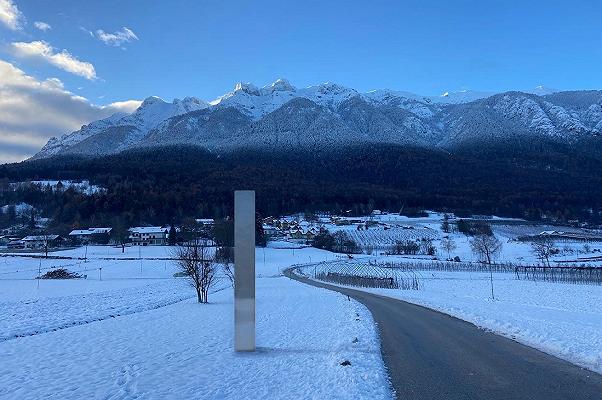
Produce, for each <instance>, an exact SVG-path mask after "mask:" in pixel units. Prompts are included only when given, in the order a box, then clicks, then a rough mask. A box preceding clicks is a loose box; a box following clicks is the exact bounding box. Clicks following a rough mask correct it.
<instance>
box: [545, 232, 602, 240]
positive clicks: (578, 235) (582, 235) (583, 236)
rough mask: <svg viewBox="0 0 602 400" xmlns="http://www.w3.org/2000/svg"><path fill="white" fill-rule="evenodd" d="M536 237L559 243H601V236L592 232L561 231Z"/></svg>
mask: <svg viewBox="0 0 602 400" xmlns="http://www.w3.org/2000/svg"><path fill="white" fill-rule="evenodd" d="M536 236H538V237H540V238H541V237H549V238H552V239H554V240H558V241H561V242H567V241H576V242H602V234H599V233H593V232H591V233H590V232H587V231H585V232H562V231H543V232H540V233H539V234H538V235H536Z"/></svg>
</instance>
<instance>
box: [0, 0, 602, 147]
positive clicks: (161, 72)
mask: <svg viewBox="0 0 602 400" xmlns="http://www.w3.org/2000/svg"><path fill="white" fill-rule="evenodd" d="M2 7H4V8H6V7H9V11H10V10H12V11H13V12H14V11H15V10H17V11H16V12H17V18H16V19H12V20H11V19H10V18H8V19H7V17H6V13H5V14H4V17H2V13H1V10H2ZM601 17H602V2H600V1H593V0H592V1H579V0H575V1H572V2H567V1H550V0H548V1H529V2H524V1H523V2H519V1H494V0H492V1H468V0H454V1H451V0H441V1H425V0H422V1H414V0H411V1H408V0H406V1H378V0H377V1H371V2H360V1H357V2H351V1H324V0H321V1H314V0H303V1H296V2H293V1H226V0H215V1H201V0H197V1H193V0H188V1H177V0H174V1H149V0H146V1H142V0H128V1H124V0H121V1H115V0H104V1H81V0H79V1H75V0H35V1H34V0H0V61H2V62H4V63H7V64H10V66H12V67H14V68H16V69H17V70H18V71H19V73H23V74H25V75H26V76H27V77H31V78H32V79H35V80H36V81H39V82H48V83H49V84H52V83H53V82H56V83H57V84H60V85H62V87H63V90H64V91H65V92H69V93H71V94H73V95H77V96H82V97H84V98H85V99H86V100H87V101H88V102H89V103H90V105H94V106H99V107H101V106H107V105H109V104H110V103H113V102H120V101H125V100H130V99H143V98H145V97H147V96H150V95H158V96H160V97H162V98H164V99H166V100H171V99H173V98H174V97H178V98H181V97H185V96H197V97H200V98H202V99H205V100H212V99H214V98H216V97H217V96H219V95H221V94H223V93H225V92H227V91H229V90H231V89H232V88H233V86H234V84H235V83H236V82H238V81H244V82H253V83H255V84H256V85H258V86H263V85H265V84H268V83H270V82H272V81H274V80H275V79H276V78H279V77H284V78H287V79H289V80H290V81H291V83H293V84H294V85H296V86H298V87H304V86H309V85H313V84H318V83H321V82H326V81H332V82H336V83H340V84H343V85H346V86H350V87H353V88H356V89H358V90H360V91H368V90H371V89H377V88H390V89H396V90H406V91H411V92H415V93H419V94H425V95H436V94H441V93H443V92H445V91H457V90H462V89H473V90H485V91H503V90H510V89H531V88H534V87H535V86H537V85H545V86H548V87H552V88H557V89H563V90H568V89H600V88H601V87H602V73H600V65H601V64H602V63H601V61H602V46H601V45H600V38H601V36H602V35H601V34H602V24H601V23H600V21H601ZM3 19H4V20H3ZM15 21H16V22H15ZM40 22H42V23H45V24H47V25H48V26H46V25H43V24H39V23H40ZM40 28H42V29H40ZM120 38H121V39H120ZM103 40H104V41H103ZM32 43H34V44H35V45H32ZM63 51H64V52H66V53H68V54H66V53H62V52H63ZM41 53H43V54H41ZM57 55H58V56H57ZM5 67H6V68H8V66H6V65H5ZM13 72H14V71H13ZM14 73H17V72H14ZM5 75H6V74H5ZM50 78H56V79H58V81H57V80H52V81H47V80H48V79H50ZM1 79H2V77H0V83H1ZM5 79H6V78H5ZM59 81H60V83H59ZM0 96H2V91H1V90H0ZM1 101H2V100H1V97H0V106H1V105H2V103H1ZM82 118H83V117H82ZM1 126H2V122H1V121H0V128H1ZM0 135H3V133H2V130H1V129H0ZM13 136H14V135H13ZM5 142H6V140H5ZM13 142H14V140H13ZM1 143H2V137H0V144H1ZM18 144H19V145H22V143H18ZM0 158H1V156H0Z"/></svg>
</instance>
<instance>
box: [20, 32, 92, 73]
mask: <svg viewBox="0 0 602 400" xmlns="http://www.w3.org/2000/svg"><path fill="white" fill-rule="evenodd" d="M11 46H12V50H13V53H14V54H15V56H17V57H28V58H38V59H41V60H44V61H46V62H47V63H49V64H52V65H54V66H55V67H57V68H60V69H62V70H64V71H67V72H70V73H72V74H75V75H79V76H82V77H84V78H86V79H89V80H94V79H96V71H95V70H94V66H93V65H92V64H90V63H89V62H86V61H80V60H78V59H77V58H75V57H74V56H72V55H71V54H70V53H69V52H68V51H67V50H63V51H61V52H60V53H57V52H55V51H54V49H53V48H52V47H51V46H50V45H49V44H48V43H47V42H45V41H43V40H38V41H35V42H29V43H26V42H15V43H12V45H11Z"/></svg>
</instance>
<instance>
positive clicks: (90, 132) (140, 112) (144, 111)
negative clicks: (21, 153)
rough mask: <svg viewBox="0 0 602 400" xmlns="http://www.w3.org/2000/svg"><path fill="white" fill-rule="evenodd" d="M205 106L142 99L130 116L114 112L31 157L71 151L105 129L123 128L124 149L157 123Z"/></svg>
mask: <svg viewBox="0 0 602 400" xmlns="http://www.w3.org/2000/svg"><path fill="white" fill-rule="evenodd" d="M207 106H208V104H207V103H206V102H204V101H203V100H199V99H197V98H195V97H186V98H184V99H183V100H179V99H175V100H174V101H173V103H166V102H165V101H163V100H162V99H160V98H159V97H156V96H151V97H148V98H147V99H145V100H144V101H143V102H142V104H141V105H140V107H138V109H137V110H136V111H135V112H134V113H132V114H124V113H116V114H113V115H112V116H110V117H109V118H105V119H103V120H100V121H95V122H92V123H90V124H89V125H84V126H82V128H81V129H80V130H79V131H75V132H71V133H69V134H65V135H63V136H61V137H60V138H54V137H53V138H51V139H50V140H49V141H48V143H47V144H46V145H45V146H44V147H43V148H42V150H40V152H39V153H38V154H37V155H36V156H35V157H34V158H40V157H48V156H52V155H55V154H58V153H60V152H62V151H64V150H66V149H69V148H74V147H76V146H77V145H79V144H81V143H82V142H85V141H86V140H89V139H93V138H94V136H95V135H102V134H103V133H105V132H107V130H109V129H115V128H116V127H123V128H125V129H126V134H125V136H124V137H122V138H120V140H119V144H118V146H117V147H118V149H125V148H128V147H129V146H131V145H133V144H135V143H137V142H138V141H140V140H141V139H142V138H143V137H144V136H145V135H146V134H147V133H148V131H149V130H151V129H152V128H154V127H156V126H157V125H158V124H159V123H161V122H163V121H165V120H167V119H169V118H172V117H175V116H177V115H181V114H186V113H189V112H192V111H196V110H200V109H203V108H206V107H207ZM101 145H102V144H101ZM101 147H102V146H101Z"/></svg>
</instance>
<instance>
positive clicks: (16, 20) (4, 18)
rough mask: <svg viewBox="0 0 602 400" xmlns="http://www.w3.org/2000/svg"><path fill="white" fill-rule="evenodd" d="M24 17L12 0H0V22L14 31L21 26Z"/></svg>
mask: <svg viewBox="0 0 602 400" xmlns="http://www.w3.org/2000/svg"><path fill="white" fill-rule="evenodd" d="M24 20H25V18H24V17H23V14H21V11H19V9H18V8H17V6H16V5H15V3H13V1H12V0H0V23H3V24H4V25H6V26H7V27H8V28H9V29H12V30H14V31H16V30H19V29H21V28H22V27H23V22H24Z"/></svg>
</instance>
